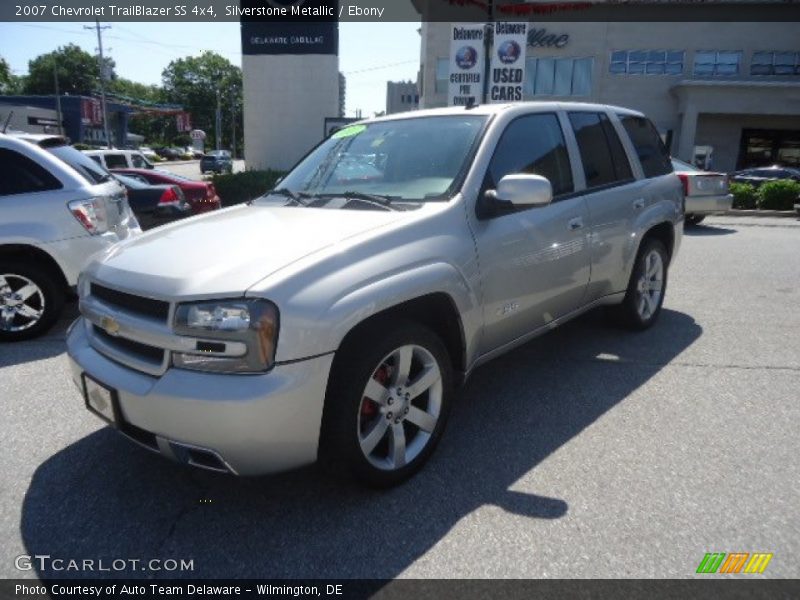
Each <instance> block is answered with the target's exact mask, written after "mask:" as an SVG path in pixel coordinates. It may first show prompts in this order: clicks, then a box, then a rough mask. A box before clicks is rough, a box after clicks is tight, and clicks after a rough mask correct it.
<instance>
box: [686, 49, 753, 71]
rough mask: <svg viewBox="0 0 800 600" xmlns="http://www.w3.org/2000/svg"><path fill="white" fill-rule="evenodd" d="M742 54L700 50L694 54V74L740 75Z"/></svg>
mask: <svg viewBox="0 0 800 600" xmlns="http://www.w3.org/2000/svg"><path fill="white" fill-rule="evenodd" d="M741 62H742V53H741V52H731V51H728V50H698V51H697V52H695V53H694V74H695V75H701V76H713V75H738V74H739V64H740V63H741Z"/></svg>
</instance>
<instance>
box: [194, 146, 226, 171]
mask: <svg viewBox="0 0 800 600" xmlns="http://www.w3.org/2000/svg"><path fill="white" fill-rule="evenodd" d="M209 171H211V172H212V173H233V158H231V153H230V152H229V151H228V150H212V151H211V152H208V153H207V154H204V155H203V158H201V159H200V172H201V173H203V174H205V173H207V172H209Z"/></svg>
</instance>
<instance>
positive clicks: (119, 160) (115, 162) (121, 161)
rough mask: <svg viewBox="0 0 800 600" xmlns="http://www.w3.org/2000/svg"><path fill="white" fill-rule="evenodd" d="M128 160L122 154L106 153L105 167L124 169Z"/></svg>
mask: <svg viewBox="0 0 800 600" xmlns="http://www.w3.org/2000/svg"><path fill="white" fill-rule="evenodd" d="M127 167H128V161H127V160H126V159H125V155H124V154H106V169H126V168H127Z"/></svg>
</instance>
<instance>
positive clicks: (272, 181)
mask: <svg viewBox="0 0 800 600" xmlns="http://www.w3.org/2000/svg"><path fill="white" fill-rule="evenodd" d="M284 175H285V173H284V172H283V171H271V170H270V171H244V172H243V173H232V174H225V175H214V177H213V179H212V182H213V183H214V187H215V188H217V195H219V198H220V200H221V201H222V205H223V206H233V205H234V204H241V203H242V202H248V201H250V200H252V199H253V198H258V197H259V196H261V195H263V194H264V192H266V191H267V190H271V189H272V188H274V187H275V185H276V183H277V181H278V179H279V178H281V177H283V176H284Z"/></svg>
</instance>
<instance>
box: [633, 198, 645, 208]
mask: <svg viewBox="0 0 800 600" xmlns="http://www.w3.org/2000/svg"><path fill="white" fill-rule="evenodd" d="M643 208H644V198H637V199H636V200H634V201H633V210H642V209H643Z"/></svg>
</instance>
